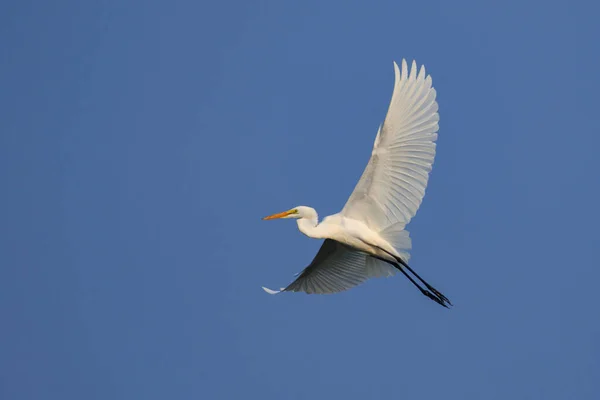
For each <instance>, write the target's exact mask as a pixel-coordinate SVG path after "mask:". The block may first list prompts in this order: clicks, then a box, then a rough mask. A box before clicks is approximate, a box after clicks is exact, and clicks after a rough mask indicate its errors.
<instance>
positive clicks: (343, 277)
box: [263, 60, 452, 307]
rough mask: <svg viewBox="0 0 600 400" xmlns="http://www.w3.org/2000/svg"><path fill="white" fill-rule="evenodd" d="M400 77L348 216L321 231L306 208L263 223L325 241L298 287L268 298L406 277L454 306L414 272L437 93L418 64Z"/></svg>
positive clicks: (325, 223) (334, 217) (321, 226)
mask: <svg viewBox="0 0 600 400" xmlns="http://www.w3.org/2000/svg"><path fill="white" fill-rule="evenodd" d="M394 71H395V83H394V91H393V94H392V99H391V102H390V105H389V108H388V112H387V115H386V117H385V120H384V122H383V125H381V126H380V127H379V130H378V132H377V136H376V137H375V144H374V146H373V151H372V153H371V158H370V160H369V163H368V164H367V167H366V168H365V170H364V172H363V174H362V176H361V178H360V180H359V181H358V184H357V185H356V187H355V188H354V192H352V194H351V195H350V198H349V199H348V202H347V203H346V205H345V206H344V208H343V210H342V211H341V212H340V213H338V214H334V215H331V216H328V217H326V218H325V219H323V221H322V222H321V223H319V220H318V215H317V212H316V211H315V210H314V209H313V208H310V207H305V206H298V207H295V208H292V209H291V210H288V211H285V212H282V213H279V214H274V215H270V216H268V217H265V218H263V219H265V220H271V219H276V218H294V219H296V220H297V223H298V229H299V230H300V232H302V233H303V234H305V235H306V236H308V237H311V238H315V239H325V241H324V242H323V245H322V246H321V248H320V250H319V252H318V253H317V255H316V256H315V258H314V260H313V261H312V262H311V264H310V265H309V266H308V267H306V268H305V269H304V270H303V271H302V272H301V273H300V274H298V276H297V278H296V280H294V281H293V282H292V283H291V284H289V285H288V286H287V287H285V288H281V290H279V291H276V290H271V289H268V288H265V287H263V289H264V290H265V291H266V292H267V293H270V294H276V293H279V292H282V291H287V292H306V293H309V294H313V293H317V294H326V293H336V292H340V291H343V290H347V289H350V288H352V287H354V286H356V285H358V284H360V283H362V282H364V281H366V280H367V279H369V278H372V277H381V276H391V275H394V274H395V273H396V271H400V272H402V273H403V274H404V275H405V276H406V277H407V278H408V279H409V280H410V282H412V284H413V285H415V286H416V287H417V288H418V289H419V290H420V291H421V293H423V294H424V295H426V296H427V297H429V298H430V299H432V300H434V301H435V302H437V303H439V304H441V305H442V306H444V307H448V305H452V303H450V301H449V300H448V299H447V298H446V297H445V296H444V295H443V294H442V293H440V292H439V291H438V290H436V289H435V288H433V287H432V286H431V285H429V284H428V283H427V282H425V280H423V279H422V278H421V277H420V276H419V275H418V274H417V273H416V272H415V271H414V270H413V269H412V268H411V267H409V266H408V264H407V262H408V259H409V257H410V255H409V250H410V249H411V240H410V236H409V233H408V231H406V230H405V226H406V225H407V224H408V223H409V222H410V220H411V218H412V217H413V216H414V215H415V214H416V212H417V209H418V208H419V206H420V205H421V201H422V200H423V196H424V195H425V187H426V186H427V181H428V178H429V172H430V171H431V166H432V164H433V159H434V156H435V141H436V139H437V131H438V121H439V116H438V112H437V111H438V105H437V102H436V99H435V98H436V91H435V89H434V88H433V87H432V81H431V76H429V75H427V76H426V74H425V67H423V66H421V69H420V70H418V71H417V64H416V63H415V62H414V61H413V63H412V68H411V69H410V71H409V69H408V67H407V65H406V61H405V60H402V70H400V69H399V68H398V65H397V64H396V63H394ZM410 274H412V275H414V277H415V278H416V280H415V279H414V278H413V277H412V276H411V275H410ZM417 280H418V281H419V282H420V283H421V284H422V285H423V286H424V287H423V286H421V284H419V283H418V282H417Z"/></svg>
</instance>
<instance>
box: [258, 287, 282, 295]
mask: <svg viewBox="0 0 600 400" xmlns="http://www.w3.org/2000/svg"><path fill="white" fill-rule="evenodd" d="M262 289H263V290H264V291H265V292H267V293H269V294H277V293H281V290H273V289H269V288H267V287H264V286H263V287H262Z"/></svg>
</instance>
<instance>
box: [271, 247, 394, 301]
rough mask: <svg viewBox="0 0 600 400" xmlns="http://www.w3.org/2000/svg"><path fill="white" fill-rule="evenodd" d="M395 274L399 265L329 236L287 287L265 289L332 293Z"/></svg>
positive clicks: (275, 292) (273, 291)
mask: <svg viewBox="0 0 600 400" xmlns="http://www.w3.org/2000/svg"><path fill="white" fill-rule="evenodd" d="M394 274H395V269H394V268H393V267H391V266H390V265H388V264H386V263H384V262H382V261H379V260H377V259H374V258H372V257H369V256H368V255H366V254H364V253H360V252H358V251H354V250H351V249H349V248H348V247H346V246H344V245H342V244H340V243H338V242H336V241H334V240H331V239H327V240H325V241H324V242H323V245H322V246H321V248H320V249H319V252H318V253H317V255H316V256H315V258H314V260H313V261H312V262H311V263H310V265H309V266H308V267H306V268H305V269H304V270H303V271H302V272H301V273H300V274H299V275H298V278H296V280H294V281H293V282H292V283H290V284H289V285H288V286H287V287H286V288H282V289H281V290H279V291H276V290H271V289H268V288H265V287H263V289H264V290H265V291H266V292H267V293H269V294H277V293H280V292H305V293H308V294H330V293H337V292H341V291H344V290H348V289H350V288H353V287H354V286H357V285H360V284H361V283H363V282H364V281H366V280H367V279H369V278H375V277H387V276H391V275H394Z"/></svg>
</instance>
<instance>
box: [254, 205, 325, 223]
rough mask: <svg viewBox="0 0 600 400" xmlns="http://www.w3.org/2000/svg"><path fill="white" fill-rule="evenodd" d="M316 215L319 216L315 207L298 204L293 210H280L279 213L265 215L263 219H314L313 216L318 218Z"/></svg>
mask: <svg viewBox="0 0 600 400" xmlns="http://www.w3.org/2000/svg"><path fill="white" fill-rule="evenodd" d="M316 216H317V212H316V211H315V209H314V208H310V207H305V206H298V207H294V208H292V209H291V210H287V211H284V212H280V213H277V214H273V215H269V216H268V217H264V218H263V220H269V219H278V218H294V219H300V218H308V219H313V218H316Z"/></svg>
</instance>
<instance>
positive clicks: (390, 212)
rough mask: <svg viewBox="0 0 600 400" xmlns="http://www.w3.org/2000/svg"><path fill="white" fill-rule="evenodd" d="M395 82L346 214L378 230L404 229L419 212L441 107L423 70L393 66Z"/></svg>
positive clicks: (344, 213)
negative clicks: (381, 124) (369, 155)
mask: <svg viewBox="0 0 600 400" xmlns="http://www.w3.org/2000/svg"><path fill="white" fill-rule="evenodd" d="M394 70H395V75H396V76H395V84H394V92H393V94H392V100H391V102H390V106H389V109H388V113H387V115H386V117H385V121H384V123H383V126H381V127H380V128H379V130H378V132H377V136H376V138H375V144H374V146H373V152H372V154H371V159H370V160H369V163H368V164H367V167H366V168H365V171H364V172H363V174H362V176H361V178H360V180H359V181H358V183H357V185H356V187H355V189H354V191H353V192H352V195H350V198H349V199H348V202H347V203H346V205H345V206H344V209H343V210H342V212H341V213H342V215H344V216H346V217H348V218H352V219H356V220H359V221H362V222H364V223H365V224H367V226H369V227H370V228H372V229H373V230H375V231H382V230H384V229H385V228H387V227H389V226H391V225H399V226H398V228H403V227H404V226H405V225H406V224H408V223H409V222H410V220H411V218H412V217H413V216H414V215H415V214H416V212H417V210H418V208H419V206H420V205H421V202H422V200H423V196H424V195H425V187H426V186H427V181H428V179H429V172H430V171H431V166H432V164H433V160H434V157H435V140H436V139H437V131H438V121H439V115H438V112H437V111H438V105H437V102H436V100H435V97H436V92H435V89H434V88H433V87H432V81H431V76H427V77H426V75H425V67H423V66H422V67H421V69H420V71H419V73H418V74H417V65H416V63H415V62H414V61H413V63H412V68H411V70H410V74H409V71H408V68H407V65H406V61H405V60H402V72H400V70H399V69H398V65H397V64H396V63H394Z"/></svg>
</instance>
